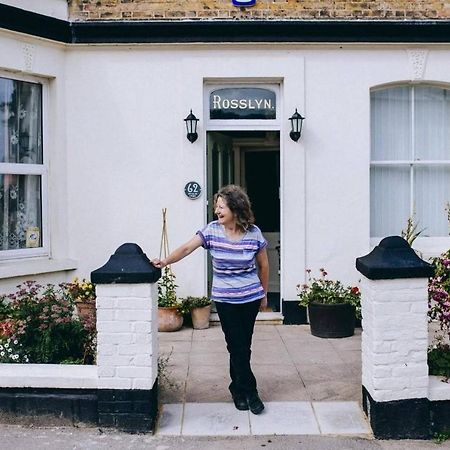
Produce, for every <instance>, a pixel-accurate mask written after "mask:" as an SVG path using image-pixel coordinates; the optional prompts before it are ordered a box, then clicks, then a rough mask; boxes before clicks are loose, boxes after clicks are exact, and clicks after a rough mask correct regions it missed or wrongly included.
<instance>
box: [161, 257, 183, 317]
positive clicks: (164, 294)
mask: <svg viewBox="0 0 450 450" xmlns="http://www.w3.org/2000/svg"><path fill="white" fill-rule="evenodd" d="M177 287H178V286H177V285H176V284H175V274H174V273H173V272H172V270H171V268H170V266H166V267H164V269H163V272H162V276H161V278H160V279H159V280H158V306H162V307H166V308H167V307H172V306H179V302H178V299H177Z"/></svg>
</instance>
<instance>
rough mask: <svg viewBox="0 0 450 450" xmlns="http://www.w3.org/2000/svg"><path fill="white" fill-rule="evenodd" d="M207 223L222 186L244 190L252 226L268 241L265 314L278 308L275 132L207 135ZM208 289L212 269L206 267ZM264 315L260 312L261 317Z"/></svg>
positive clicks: (277, 140)
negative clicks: (250, 211)
mask: <svg viewBox="0 0 450 450" xmlns="http://www.w3.org/2000/svg"><path fill="white" fill-rule="evenodd" d="M207 179H208V213H207V216H208V222H209V221H211V220H214V205H213V196H214V193H215V192H217V191H218V190H219V189H220V188H221V187H222V186H225V185H227V184H231V183H232V184H238V185H240V186H242V187H243V188H244V189H246V191H247V193H248V196H249V197H250V201H251V203H252V209H253V212H254V214H255V222H256V225H258V227H259V228H260V229H261V231H262V233H263V235H264V237H265V238H266V240H267V242H268V246H267V254H268V257H269V274H270V275H269V292H268V306H269V312H270V310H271V312H276V313H279V312H280V311H281V305H280V252H281V245H280V241H281V239H280V134H279V132H278V131H209V132H208V133H207ZM208 266H209V269H208V289H209V288H210V286H211V281H212V270H211V264H210V263H209V264H208ZM264 314H266V313H263V315H264Z"/></svg>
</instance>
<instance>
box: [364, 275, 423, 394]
mask: <svg viewBox="0 0 450 450" xmlns="http://www.w3.org/2000/svg"><path fill="white" fill-rule="evenodd" d="M427 289H428V280H427V279H426V278H415V279H409V278H408V279H396V280H369V279H367V278H365V277H363V280H362V283H361V294H362V316H363V333H362V345H361V347H362V383H363V386H364V387H365V388H366V389H367V390H368V392H369V393H370V395H371V396H372V398H373V399H374V400H375V401H378V402H381V401H390V400H401V399H410V398H425V397H427V393H428V365H427V345H428V340H427V336H428V323H427V308H428V306H427V305H428V302H427V298H428V297H427Z"/></svg>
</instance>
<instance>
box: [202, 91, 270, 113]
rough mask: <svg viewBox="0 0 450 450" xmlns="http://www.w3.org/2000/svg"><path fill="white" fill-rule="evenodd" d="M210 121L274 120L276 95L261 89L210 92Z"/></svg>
mask: <svg viewBox="0 0 450 450" xmlns="http://www.w3.org/2000/svg"><path fill="white" fill-rule="evenodd" d="M209 116H210V118H211V119H276V95H275V92H274V91H271V90H270V89H263V88H253V87H248V88H247V87H236V88H234V87H233V88H223V89H217V90H215V91H212V92H211V94H210V96H209Z"/></svg>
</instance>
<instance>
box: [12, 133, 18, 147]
mask: <svg viewBox="0 0 450 450" xmlns="http://www.w3.org/2000/svg"><path fill="white" fill-rule="evenodd" d="M18 143H19V136H18V133H17V131H13V132H12V135H11V144H12V145H16V144H18Z"/></svg>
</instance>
